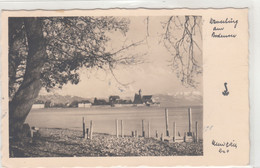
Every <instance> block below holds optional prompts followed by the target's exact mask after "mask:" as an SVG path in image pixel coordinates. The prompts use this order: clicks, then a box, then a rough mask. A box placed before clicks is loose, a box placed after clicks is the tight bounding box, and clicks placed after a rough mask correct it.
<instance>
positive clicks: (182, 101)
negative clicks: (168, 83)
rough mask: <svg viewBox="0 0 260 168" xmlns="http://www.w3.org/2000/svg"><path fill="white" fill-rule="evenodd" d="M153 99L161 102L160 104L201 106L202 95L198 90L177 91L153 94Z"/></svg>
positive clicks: (166, 105)
mask: <svg viewBox="0 0 260 168" xmlns="http://www.w3.org/2000/svg"><path fill="white" fill-rule="evenodd" d="M153 98H154V99H155V101H158V102H160V103H161V106H163V107H168V106H175V107H176V106H201V105H202V104H203V96H202V95H201V94H200V93H199V92H178V93H175V94H169V95H163V94H158V95H154V96H153Z"/></svg>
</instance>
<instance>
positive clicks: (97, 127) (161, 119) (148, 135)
mask: <svg viewBox="0 0 260 168" xmlns="http://www.w3.org/2000/svg"><path fill="white" fill-rule="evenodd" d="M202 23H203V20H202V16H200V15H172V16H169V15H165V16H159V15H158V16H118V15H116V16H105V15H104V16H91V15H88V16H48V17H47V16H42V17H33V16H28V17H24V16H23V17H11V16H10V17H8V94H9V95H8V96H9V114H8V116H9V119H8V123H9V157H10V158H24V157H34V158H35V157H118V156H120V157H137V156H203V66H202V64H203V63H202V62H203V29H202ZM221 87H223V83H221ZM221 89H222V88H221ZM209 129H210V128H209Z"/></svg>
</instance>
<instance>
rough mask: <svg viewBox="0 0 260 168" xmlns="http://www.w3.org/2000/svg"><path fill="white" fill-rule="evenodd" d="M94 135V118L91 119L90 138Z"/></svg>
mask: <svg viewBox="0 0 260 168" xmlns="http://www.w3.org/2000/svg"><path fill="white" fill-rule="evenodd" d="M92 136H93V123H92V120H91V121H90V139H92Z"/></svg>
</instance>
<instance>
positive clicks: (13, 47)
mask: <svg viewBox="0 0 260 168" xmlns="http://www.w3.org/2000/svg"><path fill="white" fill-rule="evenodd" d="M22 26H23V20H21V19H20V18H9V19H8V32H9V38H8V41H9V54H8V77H9V100H12V97H13V93H14V92H15V89H14V84H15V81H16V73H17V72H16V70H17V68H18V66H19V64H20V63H21V58H19V47H20V46H19V45H17V44H18V43H19V41H20V40H21V38H22V34H23V31H22ZM18 30H20V31H18Z"/></svg>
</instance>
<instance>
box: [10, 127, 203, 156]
mask: <svg viewBox="0 0 260 168" xmlns="http://www.w3.org/2000/svg"><path fill="white" fill-rule="evenodd" d="M9 145H10V157H109V156H110V157H115V156H197V155H198V156H202V155H203V142H202V141H199V142H198V143H194V142H182V143H169V142H166V141H160V140H157V139H155V138H144V137H131V136H125V137H123V138H122V137H119V138H117V137H116V136H115V135H110V134H105V133H95V132H94V133H93V139H92V140H90V139H84V138H82V131H79V130H71V129H60V128H40V129H39V134H38V135H37V136H35V137H34V138H33V139H32V138H23V139H22V140H20V141H10V144H9Z"/></svg>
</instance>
